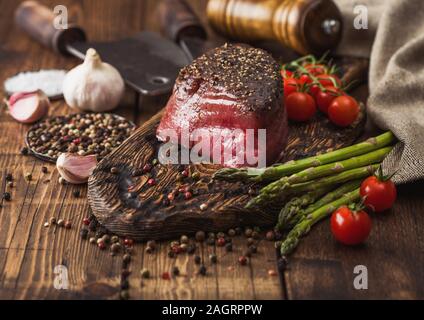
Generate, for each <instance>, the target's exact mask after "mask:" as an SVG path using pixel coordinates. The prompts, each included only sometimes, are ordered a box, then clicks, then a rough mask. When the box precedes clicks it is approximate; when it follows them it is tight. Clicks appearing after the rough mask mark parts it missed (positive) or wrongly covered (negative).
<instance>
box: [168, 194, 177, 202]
mask: <svg viewBox="0 0 424 320" xmlns="http://www.w3.org/2000/svg"><path fill="white" fill-rule="evenodd" d="M174 199H175V194H174V193H170V194H168V200H169V201H173V200H174Z"/></svg>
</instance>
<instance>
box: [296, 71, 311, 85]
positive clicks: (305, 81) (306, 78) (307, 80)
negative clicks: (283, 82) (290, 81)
mask: <svg viewBox="0 0 424 320" xmlns="http://www.w3.org/2000/svg"><path fill="white" fill-rule="evenodd" d="M297 82H298V83H299V85H300V86H301V87H303V86H304V85H305V84H311V83H312V79H311V77H309V76H308V75H307V74H302V75H301V76H300V77H299V79H298V80H297Z"/></svg>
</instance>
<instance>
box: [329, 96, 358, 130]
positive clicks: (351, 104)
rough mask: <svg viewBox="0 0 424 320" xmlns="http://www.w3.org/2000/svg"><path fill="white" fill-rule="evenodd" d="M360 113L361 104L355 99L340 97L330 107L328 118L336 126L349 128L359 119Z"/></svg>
mask: <svg viewBox="0 0 424 320" xmlns="http://www.w3.org/2000/svg"><path fill="white" fill-rule="evenodd" d="M359 111H360V109H359V104H358V102H357V101H356V100H355V99H354V98H353V97H350V96H339V97H337V98H335V99H334V100H333V101H332V102H331V104H330V105H329V107H328V117H329V118H330V120H331V122H333V123H334V124H336V125H338V126H340V127H348V126H350V125H351V124H352V123H354V122H355V120H356V119H357V118H358V115H359Z"/></svg>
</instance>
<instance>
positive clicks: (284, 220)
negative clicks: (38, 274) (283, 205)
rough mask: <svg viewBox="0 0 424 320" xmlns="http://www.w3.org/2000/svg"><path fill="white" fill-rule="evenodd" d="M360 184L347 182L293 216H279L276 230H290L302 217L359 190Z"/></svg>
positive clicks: (356, 181)
mask: <svg viewBox="0 0 424 320" xmlns="http://www.w3.org/2000/svg"><path fill="white" fill-rule="evenodd" d="M361 182H362V180H354V181H349V182H347V183H345V184H343V185H342V186H340V187H338V188H337V189H336V190H333V191H331V192H329V193H328V194H326V195H325V196H324V197H322V198H321V199H319V200H318V201H317V202H315V203H313V204H311V205H309V206H308V207H307V208H306V209H304V210H300V211H298V212H297V213H295V214H290V215H285V216H283V217H281V216H280V219H279V220H278V224H277V227H278V229H279V230H284V229H286V230H287V229H290V228H292V227H293V226H295V225H296V224H297V223H298V222H299V221H300V220H302V218H303V217H306V216H307V215H309V214H310V213H312V212H314V211H315V210H318V209H319V208H321V207H323V206H325V205H326V204H328V203H330V202H333V201H335V200H337V199H339V198H340V197H342V196H343V195H344V194H346V193H348V192H351V191H353V190H355V189H357V188H359V186H360V185H361Z"/></svg>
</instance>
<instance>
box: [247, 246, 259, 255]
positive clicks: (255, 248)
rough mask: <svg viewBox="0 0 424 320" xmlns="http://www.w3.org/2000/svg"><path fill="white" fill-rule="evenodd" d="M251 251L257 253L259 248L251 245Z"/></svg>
mask: <svg viewBox="0 0 424 320" xmlns="http://www.w3.org/2000/svg"><path fill="white" fill-rule="evenodd" d="M249 251H250V252H251V253H257V252H258V248H257V247H256V246H253V245H252V246H250V247H249Z"/></svg>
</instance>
